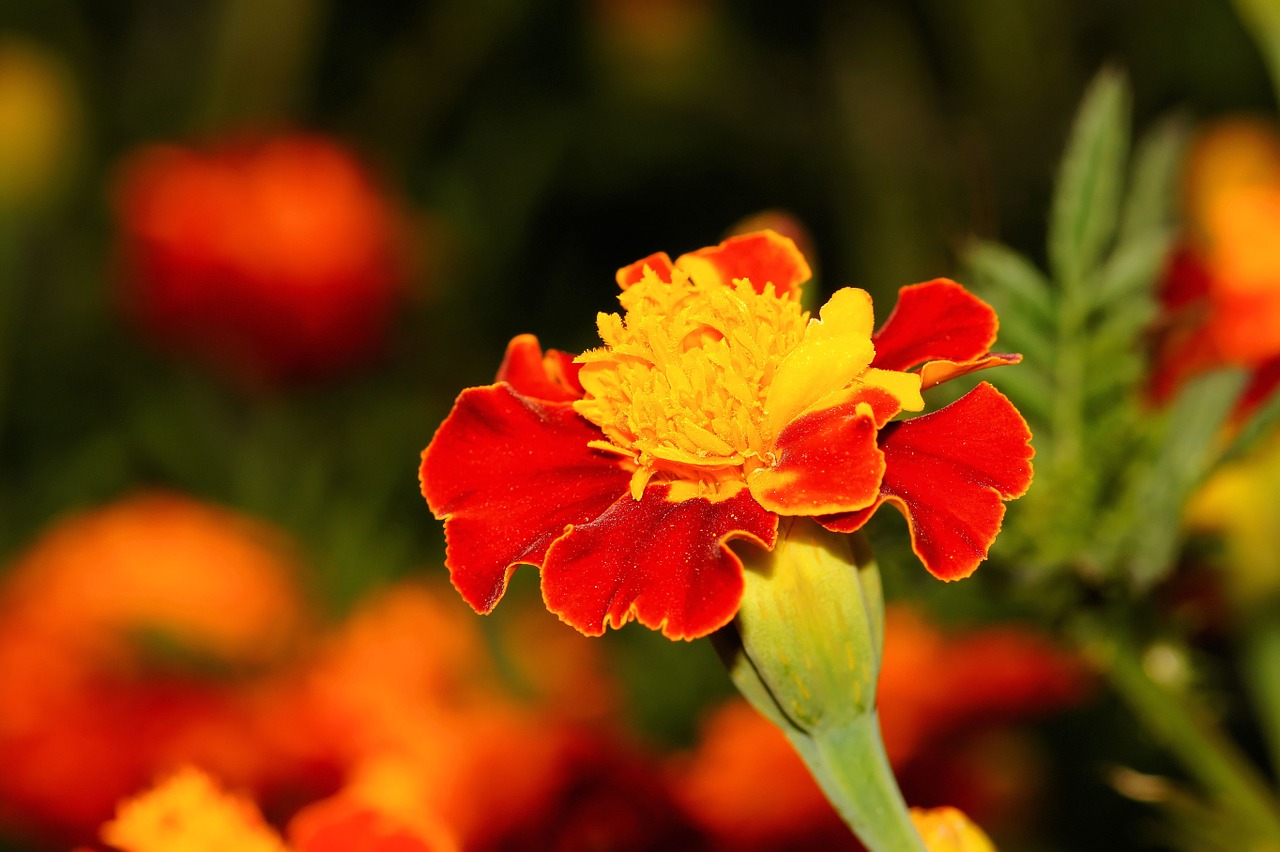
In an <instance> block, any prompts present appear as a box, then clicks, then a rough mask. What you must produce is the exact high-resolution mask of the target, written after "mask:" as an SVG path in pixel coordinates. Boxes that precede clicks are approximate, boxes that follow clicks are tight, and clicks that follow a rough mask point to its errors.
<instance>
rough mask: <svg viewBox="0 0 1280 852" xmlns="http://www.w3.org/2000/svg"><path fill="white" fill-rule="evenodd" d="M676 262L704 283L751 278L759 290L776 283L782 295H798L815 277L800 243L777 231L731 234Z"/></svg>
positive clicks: (677, 259)
mask: <svg viewBox="0 0 1280 852" xmlns="http://www.w3.org/2000/svg"><path fill="white" fill-rule="evenodd" d="M676 266H678V267H680V268H681V269H682V270H684V271H685V272H687V273H689V275H690V276H691V277H694V278H698V279H699V280H702V281H703V283H713V282H714V281H719V282H721V283H723V284H729V283H731V282H732V281H733V280H734V279H735V278H747V279H749V280H750V281H751V283H752V285H753V286H754V287H755V289H756V292H758V293H763V292H764V286H765V284H768V283H772V284H773V287H774V292H776V293H777V294H778V295H779V296H782V295H785V294H795V295H797V296H798V295H799V292H800V285H801V284H803V283H804V282H806V281H808V280H809V279H810V278H811V277H813V273H812V272H811V271H810V269H809V264H808V262H807V261H806V260H805V259H804V255H802V254H801V253H800V250H799V249H798V248H796V244H795V243H794V242H792V241H791V240H790V239H789V238H787V237H784V236H782V235H781V234H778V233H775V232H774V231H758V232H756V233H754V234H743V235H742V236H740V237H730V238H729V239H727V240H725V241H724V242H722V243H721V244H720V245H718V246H712V247H711V248H704V249H699V250H698V251H694V252H690V253H688V254H684V255H681V256H680V257H678V258H676Z"/></svg>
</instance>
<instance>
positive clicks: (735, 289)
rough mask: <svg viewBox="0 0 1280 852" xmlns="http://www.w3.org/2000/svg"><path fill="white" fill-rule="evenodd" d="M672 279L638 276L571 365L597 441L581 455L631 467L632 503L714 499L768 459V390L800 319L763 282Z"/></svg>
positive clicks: (794, 305)
mask: <svg viewBox="0 0 1280 852" xmlns="http://www.w3.org/2000/svg"><path fill="white" fill-rule="evenodd" d="M672 278H673V280H672V282H671V283H666V282H664V281H662V280H660V279H659V278H658V277H657V276H656V275H654V274H653V273H652V272H651V271H648V270H646V274H645V276H644V278H643V279H642V280H641V281H639V282H637V283H636V284H634V285H632V286H631V287H629V288H628V289H626V290H624V291H623V293H622V295H621V296H620V297H619V301H620V302H621V303H622V306H623V308H624V309H625V311H626V315H625V316H619V315H618V314H616V313H614V314H604V313H602V314H600V315H599V317H598V318H597V326H598V328H599V331H600V338H601V340H603V341H604V344H605V345H604V347H603V348H601V349H594V350H591V351H589V352H586V353H585V354H583V355H581V356H580V357H579V358H578V361H579V362H580V363H582V364H583V367H582V372H581V374H580V379H581V382H582V386H583V388H584V389H585V390H586V392H587V394H586V397H585V398H584V399H582V400H580V401H578V402H577V403H575V404H574V405H575V408H576V409H577V411H578V413H580V414H581V415H582V416H583V417H585V418H586V419H587V420H589V421H591V422H592V423H594V424H595V425H596V426H598V427H600V429H601V431H603V432H604V435H605V440H602V441H596V442H593V446H595V447H597V448H598V449H602V450H606V451H609V452H614V453H618V454H621V455H624V456H627V457H628V458H630V459H631V460H632V461H633V462H634V464H635V466H636V469H635V474H634V476H633V477H632V480H631V493H632V496H634V497H635V498H636V499H639V498H640V495H641V493H642V492H643V491H644V487H645V485H646V484H648V483H649V482H650V481H651V480H657V481H663V482H670V483H671V484H672V491H671V494H670V498H671V499H673V500H678V499H688V498H690V497H694V496H705V497H709V498H711V499H726V498H728V497H731V496H733V494H736V493H737V492H738V491H740V490H741V489H742V487H744V485H745V481H746V476H747V474H749V473H750V472H751V471H752V470H754V469H755V468H758V467H761V466H767V465H769V464H771V463H772V461H773V459H772V458H771V454H770V448H771V447H772V446H773V442H774V439H775V438H776V437H777V435H776V434H773V432H774V431H775V429H776V426H774V425H772V422H771V419H770V418H769V416H768V413H767V410H766V403H767V400H768V395H769V389H770V387H771V386H772V384H773V382H774V378H775V376H776V375H777V370H778V365H779V363H780V362H781V361H782V359H783V358H784V357H785V356H786V355H787V354H788V353H789V352H791V351H792V350H794V349H795V348H796V347H797V346H798V345H799V344H800V342H801V340H802V339H803V338H804V335H805V328H806V325H807V323H808V320H809V315H808V313H807V312H805V311H804V310H802V309H801V307H800V305H799V303H798V302H797V301H796V299H794V298H791V297H790V296H781V297H780V296H778V295H777V294H776V293H775V292H774V289H773V286H772V285H768V286H766V287H765V290H764V292H763V293H757V292H756V291H755V289H754V287H753V286H752V285H751V283H750V282H748V281H746V280H742V279H740V280H737V281H735V282H733V284H732V285H729V286H726V285H723V284H719V283H716V284H714V285H711V286H703V285H700V284H698V283H697V282H696V281H690V280H689V279H688V277H687V276H686V275H685V274H684V273H682V272H681V271H680V270H675V271H674V272H673V274H672ZM868 347H869V341H868Z"/></svg>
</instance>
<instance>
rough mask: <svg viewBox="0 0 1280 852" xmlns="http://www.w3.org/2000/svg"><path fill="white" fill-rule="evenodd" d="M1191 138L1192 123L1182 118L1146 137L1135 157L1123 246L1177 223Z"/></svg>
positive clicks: (1122, 229) (1122, 232)
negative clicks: (1182, 175)
mask: <svg viewBox="0 0 1280 852" xmlns="http://www.w3.org/2000/svg"><path fill="white" fill-rule="evenodd" d="M1190 135H1191V127H1190V124H1189V122H1188V121H1187V119H1186V118H1185V117H1183V116H1182V115H1174V116H1171V117H1169V118H1166V119H1164V120H1163V121H1161V122H1160V123H1159V124H1157V125H1156V126H1155V127H1154V128H1152V129H1151V130H1149V131H1148V132H1147V133H1146V134H1144V135H1143V137H1142V139H1141V141H1140V142H1139V143H1138V150H1137V153H1136V154H1135V155H1134V160H1133V168H1132V171H1131V176H1130V182H1129V194H1128V197H1127V198H1126V199H1125V204H1124V215H1123V218H1122V220H1121V223H1120V236H1119V242H1120V243H1121V244H1125V243H1130V242H1133V241H1135V240H1139V239H1141V238H1142V237H1143V235H1144V234H1146V233H1148V232H1151V231H1157V230H1160V229H1162V228H1167V227H1169V226H1170V224H1171V223H1173V222H1174V220H1175V218H1176V212H1177V201H1178V183H1179V180H1180V178H1181V174H1182V169H1181V165H1182V158H1183V156H1184V155H1185V154H1186V148H1187V140H1188V137H1189V136H1190Z"/></svg>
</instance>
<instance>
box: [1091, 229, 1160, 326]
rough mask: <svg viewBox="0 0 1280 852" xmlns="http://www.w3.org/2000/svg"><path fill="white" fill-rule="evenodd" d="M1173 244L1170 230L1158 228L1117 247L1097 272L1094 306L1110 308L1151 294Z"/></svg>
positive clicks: (1094, 284)
mask: <svg viewBox="0 0 1280 852" xmlns="http://www.w3.org/2000/svg"><path fill="white" fill-rule="evenodd" d="M1172 244H1173V231H1172V230H1171V229H1169V228H1163V227H1157V228H1149V229H1147V230H1145V231H1144V232H1143V233H1142V234H1141V235H1139V236H1135V237H1131V238H1130V239H1127V240H1124V241H1122V242H1121V243H1120V244H1119V245H1117V247H1116V250H1115V251H1113V252H1112V253H1111V256H1110V257H1108V258H1107V261H1106V263H1104V264H1103V265H1102V268H1101V269H1100V270H1098V274H1097V277H1096V279H1095V280H1094V283H1093V304H1094V306H1095V307H1100V308H1104V309H1105V308H1109V307H1110V306H1111V305H1112V303H1114V302H1116V301H1119V300H1121V299H1126V298H1128V297H1130V296H1131V295H1133V294H1135V293H1151V292H1153V291H1154V289H1155V282H1156V278H1157V276H1159V274H1160V273H1161V271H1162V270H1163V269H1164V264H1165V259H1166V258H1167V257H1168V256H1169V248H1170V246H1172Z"/></svg>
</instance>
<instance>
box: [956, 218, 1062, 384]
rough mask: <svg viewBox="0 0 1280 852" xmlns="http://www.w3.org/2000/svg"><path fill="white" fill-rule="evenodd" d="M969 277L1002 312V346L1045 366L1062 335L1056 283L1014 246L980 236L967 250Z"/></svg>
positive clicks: (967, 272)
mask: <svg viewBox="0 0 1280 852" xmlns="http://www.w3.org/2000/svg"><path fill="white" fill-rule="evenodd" d="M964 264H965V267H966V272H965V277H966V278H967V279H968V280H970V281H971V282H972V284H973V286H974V287H976V288H977V289H978V291H979V292H981V293H982V294H983V295H984V296H986V297H987V298H988V299H989V300H990V301H991V303H992V305H993V306H994V307H995V308H996V313H997V314H998V315H999V316H1000V337H999V341H1000V345H1001V346H1002V347H1003V348H1006V349H1011V350H1013V351H1015V352H1021V353H1022V355H1023V356H1024V358H1025V359H1026V361H1027V362H1028V363H1033V364H1044V363H1045V362H1046V361H1047V360H1048V358H1049V356H1050V340H1051V338H1052V337H1053V336H1054V335H1055V334H1056V319H1055V317H1056V314H1057V306H1056V305H1055V304H1054V295H1053V291H1052V289H1051V285H1050V283H1049V281H1048V280H1046V279H1045V277H1044V275H1043V274H1041V272H1040V270H1038V269H1036V267H1035V265H1034V264H1033V263H1032V262H1031V261H1030V260H1028V259H1027V258H1025V257H1023V256H1022V255H1021V254H1018V253H1017V252H1015V251H1014V250H1013V249H1011V248H1009V247H1007V246H1004V245H1001V244H1000V243H997V242H992V241H988V240H975V241H973V242H972V243H970V244H969V246H968V248H967V249H966V251H965V253H964Z"/></svg>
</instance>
